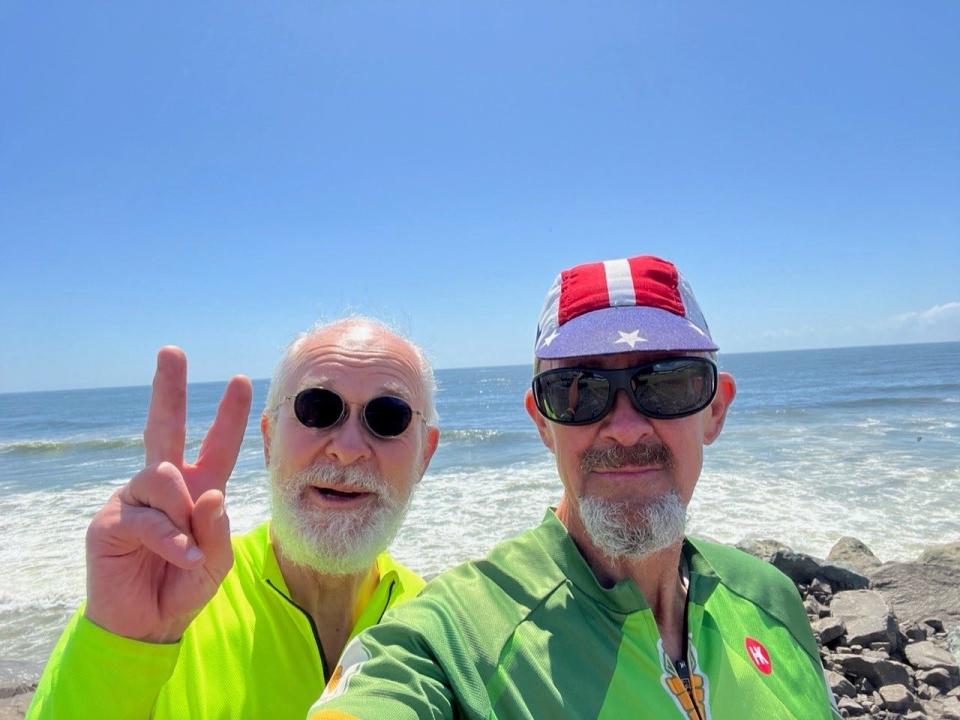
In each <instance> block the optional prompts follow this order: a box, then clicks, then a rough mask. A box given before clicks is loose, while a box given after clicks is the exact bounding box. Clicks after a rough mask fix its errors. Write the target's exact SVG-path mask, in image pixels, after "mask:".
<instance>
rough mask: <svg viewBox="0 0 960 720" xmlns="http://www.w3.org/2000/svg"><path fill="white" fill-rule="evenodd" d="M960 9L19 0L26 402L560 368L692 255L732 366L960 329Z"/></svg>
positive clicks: (2, 52)
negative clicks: (411, 344)
mask: <svg viewBox="0 0 960 720" xmlns="http://www.w3.org/2000/svg"><path fill="white" fill-rule="evenodd" d="M958 28H960V4H957V3H955V2H952V1H944V2H925V3H923V4H921V5H917V4H910V3H894V2H844V3H833V2H830V3H827V2H822V3H803V4H791V5H785V4H781V3H766V2H725V3H710V2H686V3H667V2H657V3H651V2H636V1H635V0H632V1H631V2H601V3H579V2H578V3H567V2H557V1H556V0H551V1H550V2H512V3H505V2H503V3H492V2H472V3H467V2H423V1H417V2H405V1H396V2H383V1H379V2H361V1H359V0H349V1H346V0H345V1H343V2H321V1H311V2H303V3H269V4H268V3H262V4H250V3H242V2H229V3H150V4H144V3H134V2H131V3H114V4H93V5H90V4H81V3H74V4H59V5H56V4H55V5H47V4H37V3H9V2H0V97H2V98H3V109H2V112H0V243H2V263H0V292H2V305H0V308H2V309H0V337H2V338H3V342H2V343H0V392H5V391H20V390H42V389H54V388H68V387H96V386H116V385H130V384H144V383H147V382H149V380H150V376H151V372H152V365H153V358H154V352H155V350H156V348H157V347H158V346H160V345H162V344H165V343H176V344H180V345H182V346H183V347H184V348H185V349H186V351H187V353H188V356H189V357H190V361H191V379H193V380H218V379H223V378H226V377H228V376H229V375H231V374H233V373H236V372H244V373H247V374H250V375H252V376H254V377H265V376H267V375H269V373H270V371H271V369H272V367H273V364H274V362H275V361H276V359H277V357H278V354H279V351H280V349H281V347H282V346H283V345H284V344H285V343H286V342H287V341H288V340H289V339H290V338H291V337H292V336H293V334H294V333H295V332H296V331H298V330H300V329H302V328H304V327H306V326H308V325H310V324H311V323H312V322H313V321H314V320H316V319H318V318H334V317H337V316H338V315H341V314H343V313H344V312H351V311H359V312H367V313H371V314H374V315H377V316H380V317H383V318H385V319H387V320H389V321H391V322H393V323H395V324H396V325H398V326H399V327H400V328H401V329H402V330H404V331H406V332H408V333H409V334H410V335H411V336H412V337H413V338H414V339H415V340H417V341H418V342H420V343H421V344H423V345H424V346H425V347H426V349H427V351H428V352H429V354H430V355H431V356H432V357H433V359H434V361H435V363H436V365H437V366H438V367H441V368H443V367H462V366H476V365H496V364H512V363H521V362H526V361H527V360H528V358H529V356H530V354H531V348H532V342H533V334H534V329H535V323H536V316H537V314H538V312H539V309H540V305H541V303H542V298H543V295H544V293H545V291H546V289H547V287H548V285H549V284H550V281H551V280H552V278H553V276H554V275H555V274H556V273H557V272H558V271H559V270H560V269H561V268H564V267H567V266H569V265H572V264H575V263H577V262H581V261H586V260H596V259H603V258H616V257H625V256H628V255H635V254H641V253H653V254H659V255H663V256H665V257H668V258H671V259H673V260H675V261H676V262H677V263H678V265H679V266H680V267H681V269H682V270H683V271H684V273H685V274H686V275H687V277H688V279H689V280H690V281H691V283H692V285H693V288H694V290H695V292H696V293H697V296H698V298H699V300H700V303H701V305H702V306H703V308H704V311H705V313H706V315H707V319H708V321H709V322H710V324H711V328H712V330H713V332H714V335H715V337H716V339H717V340H718V341H719V343H720V346H721V350H722V351H729V352H744V351H759V350H779V349H793V348H810V347H832V346H843V345H870V344H884V343H896V342H924V341H943V340H960V282H958V271H960V171H958V168H960V83H958V82H957V77H958V75H960V30H958Z"/></svg>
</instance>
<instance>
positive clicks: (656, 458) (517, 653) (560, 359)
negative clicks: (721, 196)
mask: <svg viewBox="0 0 960 720" xmlns="http://www.w3.org/2000/svg"><path fill="white" fill-rule="evenodd" d="M716 350H717V346H716V345H715V344H714V342H713V340H712V338H711V336H710V331H709V329H708V327H707V324H706V322H705V320H704V318H703V314H702V313H701V312H700V308H699V306H698V305H697V302H696V300H695V298H694V296H693V293H692V292H691V290H690V287H689V285H688V284H687V283H686V281H685V280H684V279H683V277H682V276H681V275H680V273H679V272H678V271H677V269H676V267H675V266H674V265H673V264H672V263H670V262H668V261H666V260H662V259H660V258H655V257H652V256H640V257H633V258H629V259H624V260H612V261H606V262H596V263H586V264H583V265H578V266H576V267H573V268H570V269H568V270H565V271H563V272H562V273H560V274H559V275H558V276H557V278H556V280H555V281H554V284H553V286H552V287H551V288H550V290H549V292H548V293H547V298H546V302H545V305H544V309H543V312H542V313H541V315H540V321H539V324H538V327H537V336H536V342H535V348H534V352H535V357H536V360H535V367H534V378H533V383H532V388H531V389H530V390H528V391H527V393H526V396H525V406H526V409H527V412H528V413H529V414H530V417H531V418H532V419H533V421H534V423H535V425H536V427H537V430H538V432H539V434H540V438H541V439H542V441H543V443H544V445H546V447H547V448H548V449H549V450H550V452H552V453H553V455H554V456H555V459H556V465H557V471H558V474H559V476H560V480H561V482H562V484H563V495H562V498H561V500H560V502H559V504H558V506H557V507H556V508H555V509H550V510H548V511H547V513H546V516H545V517H544V520H543V522H542V523H541V524H540V526H539V527H537V528H534V529H532V530H529V531H527V532H525V533H523V534H522V535H520V536H518V537H516V538H513V539H511V540H507V541H505V542H503V543H501V544H500V545H498V546H497V547H496V548H494V549H493V551H492V552H491V553H490V554H489V555H488V556H487V558H486V559H484V560H483V561H481V562H475V563H467V564H465V565H462V566H460V567H459V568H455V569H454V570H451V571H449V572H447V573H444V574H442V575H440V576H439V577H438V578H436V579H435V580H434V581H433V582H431V583H430V585H429V586H428V587H427V589H426V590H425V591H424V592H423V594H422V595H421V596H420V597H418V598H416V599H414V600H413V601H411V602H410V603H407V604H406V605H404V606H403V607H400V608H397V609H396V610H395V611H393V612H392V613H391V617H390V618H389V619H388V620H387V621H386V622H384V623H381V624H379V625H376V626H374V627H371V628H370V629H369V630H368V631H366V632H364V633H362V634H361V635H360V636H359V637H357V638H356V639H355V640H354V641H353V642H352V643H350V645H348V646H347V648H346V649H345V650H344V653H343V656H342V658H341V667H340V668H338V670H337V671H336V673H335V677H336V678H337V679H338V682H331V683H329V684H328V685H327V688H326V690H325V691H324V693H323V695H322V696H321V698H320V700H319V701H318V702H317V703H316V704H315V705H314V707H313V709H312V711H311V715H310V718H311V720H349V719H350V718H354V719H356V718H365V719H368V720H377V719H379V718H425V717H430V718H450V719H452V718H471V719H476V720H480V719H489V718H608V719H620V718H677V719H680V718H685V719H687V720H709V719H711V718H712V720H744V719H747V718H758V719H759V718H763V719H764V720H770V719H772V718H777V719H778V720H779V719H793V720H820V719H823V720H826V719H827V718H831V717H839V715H838V714H837V713H836V709H835V707H834V705H833V703H832V697H831V695H830V690H829V688H828V687H827V685H826V683H825V681H824V677H823V668H822V667H821V665H820V657H819V654H818V650H817V645H816V642H815V641H814V638H813V635H812V633H811V631H810V626H809V624H808V623H807V618H806V614H805V612H804V609H803V605H802V604H801V602H800V596H799V594H798V593H797V590H796V588H795V587H794V586H793V583H792V582H791V581H790V580H789V579H787V578H786V577H785V576H783V575H782V574H780V573H779V571H777V570H776V569H774V568H773V567H772V566H770V565H768V564H767V563H764V562H763V561H761V560H758V559H756V558H753V557H751V556H748V555H746V554H744V553H741V552H740V551H738V550H735V549H733V548H730V547H726V546H722V545H718V544H716V543H712V542H707V541H705V540H700V539H695V538H689V537H686V535H685V520H686V508H687V505H688V504H689V502H690V500H691V498H692V496H693V491H694V488H695V486H696V484H697V481H698V479H699V477H700V471H701V468H702V463H703V447H704V445H708V444H710V443H712V442H713V441H714V440H716V439H717V437H718V436H719V435H720V431H721V429H722V428H723V424H724V420H725V418H726V415H727V409H728V408H729V406H730V403H731V402H732V401H733V399H734V395H735V394H736V386H735V384H734V380H733V377H732V376H731V375H730V374H729V373H726V372H718V371H717V366H716V361H715V359H714V352H715V351H716Z"/></svg>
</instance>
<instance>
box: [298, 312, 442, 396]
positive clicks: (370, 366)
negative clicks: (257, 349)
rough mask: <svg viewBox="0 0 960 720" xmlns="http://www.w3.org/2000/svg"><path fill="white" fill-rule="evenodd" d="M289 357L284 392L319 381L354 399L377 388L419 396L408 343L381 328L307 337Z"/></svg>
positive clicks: (415, 362) (418, 380) (420, 388)
mask: <svg viewBox="0 0 960 720" xmlns="http://www.w3.org/2000/svg"><path fill="white" fill-rule="evenodd" d="M292 362H293V364H292V368H291V372H290V375H289V380H288V381H287V387H286V388H285V391H286V392H288V393H296V392H299V391H300V390H302V389H304V388H307V387H317V386H321V385H322V386H323V387H327V388H330V389H331V390H336V391H337V392H339V393H340V394H342V395H343V396H344V397H345V398H346V399H347V400H350V401H354V402H363V401H365V400H368V399H370V398H371V397H374V396H375V395H378V394H383V393H389V394H391V395H397V396H399V397H403V398H405V399H407V400H411V401H413V400H420V399H422V397H423V379H422V376H421V372H420V362H419V358H418V357H417V355H416V353H415V352H414V350H413V348H412V347H411V346H410V345H409V343H407V342H406V341H404V340H402V339H401V338H399V337H397V336H396V335H392V334H390V333H385V332H383V331H379V330H375V329H371V328H366V327H361V328H349V329H347V330H337V331H331V332H328V333H324V334H322V335H319V336H316V337H313V338H309V339H308V340H306V341H304V343H303V345H302V346H301V347H299V348H297V350H296V352H295V353H294V356H293V361H292Z"/></svg>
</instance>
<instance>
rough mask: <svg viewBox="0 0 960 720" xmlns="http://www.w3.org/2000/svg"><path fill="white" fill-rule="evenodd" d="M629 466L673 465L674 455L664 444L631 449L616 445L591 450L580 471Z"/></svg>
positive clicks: (588, 451)
mask: <svg viewBox="0 0 960 720" xmlns="http://www.w3.org/2000/svg"><path fill="white" fill-rule="evenodd" d="M628 465H662V466H664V467H670V466H671V465H673V455H671V453H670V450H669V448H667V446H666V445H664V444H663V443H659V442H658V443H653V444H648V443H637V444H636V445H631V446H630V447H624V446H623V445H614V446H613V447H608V448H590V449H589V450H587V451H586V452H585V453H584V454H583V457H582V458H581V459H580V471H581V472H591V471H592V470H616V469H618V468H622V467H625V466H628Z"/></svg>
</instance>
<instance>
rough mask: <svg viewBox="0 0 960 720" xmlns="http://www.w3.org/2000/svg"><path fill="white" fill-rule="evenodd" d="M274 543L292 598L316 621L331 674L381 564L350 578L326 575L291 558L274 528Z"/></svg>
mask: <svg viewBox="0 0 960 720" xmlns="http://www.w3.org/2000/svg"><path fill="white" fill-rule="evenodd" d="M271 540H272V541H273V547H274V549H275V551H276V555H277V563H278V564H279V566H280V572H281V573H282V574H283V580H284V582H285V583H286V584H287V589H288V590H289V591H290V599H291V600H293V601H294V602H295V603H296V604H297V606H298V607H300V609H301V610H303V611H304V612H306V613H307V614H308V615H309V616H310V617H311V618H312V619H313V623H314V625H315V627H316V629H317V632H318V633H319V635H320V642H321V644H322V646H323V655H324V658H325V659H326V662H327V665H328V667H326V668H324V670H325V672H329V671H330V670H332V669H333V666H334V665H336V663H337V660H338V659H339V658H340V654H341V653H342V652H343V648H344V646H345V645H346V643H347V639H348V638H349V637H350V633H351V631H352V630H353V628H354V626H355V625H356V623H357V620H358V619H359V618H360V614H361V613H362V612H363V609H364V606H365V604H366V599H367V598H368V597H369V596H370V594H371V593H372V592H373V590H374V588H375V587H376V586H377V583H378V582H379V581H380V575H379V573H378V572H377V564H376V562H374V563H372V564H371V566H370V567H369V568H366V569H364V570H361V571H359V572H356V573H350V574H347V575H334V574H329V573H324V572H321V571H319V570H317V569H315V568H311V567H308V566H305V565H299V564H297V563H294V562H292V561H291V560H290V559H289V558H287V557H286V556H285V555H284V553H283V547H282V546H281V545H280V543H279V542H278V540H277V537H276V536H275V535H273V531H272V529H271Z"/></svg>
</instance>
